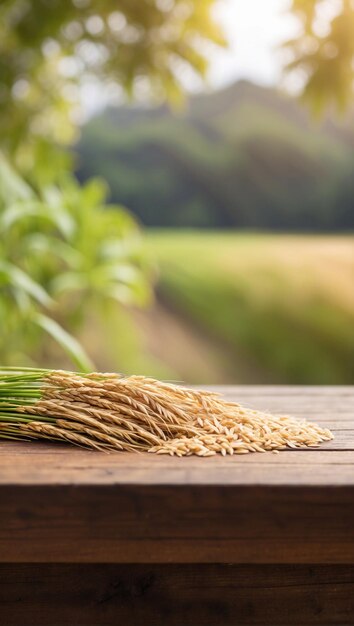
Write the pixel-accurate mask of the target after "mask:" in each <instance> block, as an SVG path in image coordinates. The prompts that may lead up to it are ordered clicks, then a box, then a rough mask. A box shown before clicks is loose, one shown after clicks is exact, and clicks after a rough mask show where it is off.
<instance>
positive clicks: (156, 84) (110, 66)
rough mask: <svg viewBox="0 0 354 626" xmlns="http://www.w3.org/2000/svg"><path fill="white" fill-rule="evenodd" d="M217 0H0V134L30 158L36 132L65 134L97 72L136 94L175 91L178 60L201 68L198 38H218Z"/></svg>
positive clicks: (53, 137) (61, 139)
mask: <svg viewBox="0 0 354 626" xmlns="http://www.w3.org/2000/svg"><path fill="white" fill-rule="evenodd" d="M214 3H215V0H118V1H116V0H65V1H64V2H61V1H58V0H36V1H35V2H33V1H32V0H2V2H1V4H0V77H1V83H0V138H1V146H2V149H3V150H6V151H8V152H10V153H11V154H16V158H17V159H18V162H19V164H20V165H21V166H22V167H24V166H25V164H26V163H28V151H29V148H33V149H34V152H35V154H36V151H37V146H36V145H33V142H34V144H36V143H37V141H38V139H42V140H44V141H46V142H47V141H48V140H50V141H54V142H55V143H59V144H61V143H65V142H68V141H71V140H72V138H73V135H74V133H75V123H73V122H75V118H74V119H73V118H70V113H71V111H72V108H73V106H74V105H75V103H76V104H77V103H78V101H79V99H80V85H81V86H82V85H83V84H85V81H87V80H90V79H91V80H92V79H99V81H100V84H98V82H97V83H96V87H97V88H98V89H102V86H104V85H105V84H106V83H109V82H111V83H114V84H115V85H119V86H121V87H122V88H123V89H124V90H126V92H128V93H129V94H131V95H132V96H134V95H135V93H136V91H137V90H139V85H140V88H141V84H142V83H144V81H145V83H146V84H147V85H148V86H149V88H150V94H153V95H154V97H157V98H162V97H165V96H166V95H167V96H168V97H169V98H170V99H177V100H178V99H179V98H180V97H181V84H180V78H179V77H180V75H181V69H183V68H185V67H187V68H189V69H193V70H194V71H195V72H196V73H197V74H199V75H202V76H203V75H204V74H205V71H206V67H207V62H206V58H205V54H204V52H201V50H202V46H201V42H203V44H205V43H206V42H214V43H216V44H223V37H222V35H221V31H220V29H219V28H218V26H217V25H216V24H215V22H214V20H213V18H212V8H213V6H214Z"/></svg>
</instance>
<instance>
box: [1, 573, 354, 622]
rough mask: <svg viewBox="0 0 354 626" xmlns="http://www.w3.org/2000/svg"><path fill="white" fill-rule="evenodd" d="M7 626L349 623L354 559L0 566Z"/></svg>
mask: <svg viewBox="0 0 354 626" xmlns="http://www.w3.org/2000/svg"><path fill="white" fill-rule="evenodd" d="M0 579H1V585H0V609H1V623H2V624H6V626H30V625H31V626H33V625H34V624H35V625H36V626H58V625H59V624H60V626H65V625H70V626H72V625H73V624H75V625H76V626H98V625H99V626H116V624H120V623H121V624H128V625H129V624H133V625H136V626H138V625H139V626H140V625H141V624H145V625H146V626H167V625H168V626H181V625H183V626H201V624H203V625H205V626H216V625H217V626H233V625H236V624H259V625H261V624H263V625H267V624H269V625H273V626H277V625H279V626H281V625H282V626H285V625H287V624H289V625H290V624H292V625H294V626H295V625H297V626H302V625H305V624H314V625H323V626H328V624H341V625H342V626H343V625H344V624H353V623H354V568H353V566H343V565H339V566H336V567H333V566H328V565H325V566H318V565H311V566H297V567H294V566H279V565H276V566H272V565H270V566H267V565H263V566H260V567H255V566H250V565H239V566H235V565H215V564H214V565H204V566H199V565H197V566H195V565H149V566H146V565H145V566H144V565H85V566H83V565H55V564H54V565H50V564H45V565H40V566H38V565H36V566H34V565H31V564H29V565H23V564H22V565H9V564H3V565H0Z"/></svg>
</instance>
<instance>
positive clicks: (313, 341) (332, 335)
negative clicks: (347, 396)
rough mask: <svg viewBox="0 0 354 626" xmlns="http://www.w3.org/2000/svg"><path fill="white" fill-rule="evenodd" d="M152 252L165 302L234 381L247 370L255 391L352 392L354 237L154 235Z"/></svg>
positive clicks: (149, 244)
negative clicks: (288, 387) (260, 385)
mask: <svg viewBox="0 0 354 626" xmlns="http://www.w3.org/2000/svg"><path fill="white" fill-rule="evenodd" d="M146 250H147V253H148V256H149V257H150V259H151V260H152V261H153V262H154V263H155V265H156V271H157V293H158V298H159V300H160V301H161V302H162V303H163V304H164V305H165V306H167V307H168V308H169V310H172V311H173V312H174V313H175V314H176V315H178V316H179V317H180V318H181V319H184V320H186V321H188V323H189V324H192V325H194V327H195V329H196V332H198V333H200V332H202V333H204V335H205V337H208V338H209V339H210V341H212V342H213V344H215V342H216V343H217V344H218V345H219V346H220V347H222V349H223V350H224V351H225V354H227V355H228V363H229V369H231V370H232V371H230V372H229V373H230V376H229V377H228V381H227V382H230V379H231V380H234V381H235V382H237V381H238V379H239V374H240V369H241V370H242V367H243V365H242V364H243V362H244V363H245V367H246V368H248V369H249V368H250V363H251V364H253V366H254V375H253V376H252V373H251V374H250V376H249V381H248V382H269V381H272V382H273V381H274V382H278V383H299V384H300V383H302V384H350V383H354V236H352V235H348V236H330V235H329V236H323V235H321V236H313V235H308V236H305V235H283V234H279V235H275V234H247V233H230V232H229V233H219V232H200V231H199V232H192V231H190V232H186V231H150V232H149V233H148V235H147V237H146ZM172 344H173V342H171V345H172ZM241 373H242V372H241ZM241 378H242V376H241ZM265 378H266V380H265ZM198 382H211V381H209V380H206V381H203V380H198Z"/></svg>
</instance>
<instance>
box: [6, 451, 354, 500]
mask: <svg viewBox="0 0 354 626" xmlns="http://www.w3.org/2000/svg"><path fill="white" fill-rule="evenodd" d="M335 445H336V446H337V445H339V444H338V442H337V440H336V442H335ZM0 468H1V471H0V485H2V486H5V487H6V486H9V485H12V486H13V488H17V487H20V486H28V487H29V488H32V487H38V486H51V485H52V486H59V485H62V486H65V485H68V486H70V485H75V486H77V487H80V486H90V485H91V486H100V485H106V486H109V485H115V486H118V485H130V484H132V485H139V484H140V485H151V486H154V485H179V486H183V485H230V486H231V485H274V486H276V485H289V486H304V487H306V486H316V485H317V486H324V487H330V486H335V485H338V486H343V485H346V486H353V485H354V452H353V451H352V450H350V449H348V450H337V449H329V450H327V449H320V450H318V449H316V450H288V451H281V452H280V453H279V454H277V455H275V454H272V453H265V454H249V455H244V456H241V457H240V456H233V457H229V456H228V457H221V456H218V457H210V458H208V459H202V458H198V457H187V458H183V459H180V458H175V457H174V458H172V457H166V456H160V455H158V456H157V455H150V454H139V455H132V454H129V453H120V452H118V453H112V454H104V453H100V452H91V451H86V450H81V449H76V448H73V449H72V448H70V447H68V446H65V445H62V446H51V445H47V444H41V443H37V444H28V445H27V444H6V446H3V447H1V446H0ZM1 500H2V496H1V488H0V504H1Z"/></svg>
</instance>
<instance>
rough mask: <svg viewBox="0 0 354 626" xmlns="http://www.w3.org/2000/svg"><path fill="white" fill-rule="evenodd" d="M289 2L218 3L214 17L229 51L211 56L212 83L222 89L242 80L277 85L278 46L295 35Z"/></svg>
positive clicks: (245, 0) (228, 0) (230, 0)
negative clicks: (222, 31)
mask: <svg viewBox="0 0 354 626" xmlns="http://www.w3.org/2000/svg"><path fill="white" fill-rule="evenodd" d="M289 5H290V0H219V3H218V5H217V7H216V10H215V14H216V17H217V19H218V20H219V21H220V23H221V25H222V26H223V29H224V31H225V33H226V37H227V39H228V42H229V49H228V50H226V51H214V52H213V53H212V54H211V57H210V60H211V67H210V72H209V80H210V83H211V85H212V86H215V87H220V86H223V85H225V84H227V83H230V82H232V81H234V80H237V79H240V78H247V79H249V80H253V81H255V82H258V83H262V84H267V85H269V84H275V83H276V82H277V81H278V80H279V77H280V74H281V67H282V58H281V52H280V51H277V49H276V48H277V46H279V44H281V43H282V42H283V41H284V40H286V39H288V38H290V37H291V36H292V35H294V34H295V32H296V22H295V20H294V18H293V17H292V16H291V15H289V14H287V9H288V8H289Z"/></svg>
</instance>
